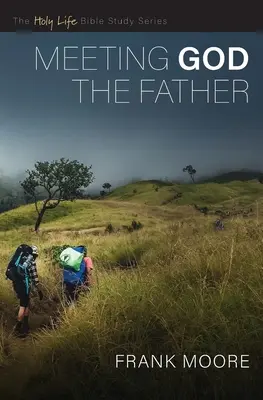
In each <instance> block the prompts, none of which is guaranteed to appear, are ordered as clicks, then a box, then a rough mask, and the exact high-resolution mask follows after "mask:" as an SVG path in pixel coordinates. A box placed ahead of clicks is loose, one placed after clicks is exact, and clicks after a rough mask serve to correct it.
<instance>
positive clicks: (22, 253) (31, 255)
mask: <svg viewBox="0 0 263 400" xmlns="http://www.w3.org/2000/svg"><path fill="white" fill-rule="evenodd" d="M37 257H38V249H37V247H36V246H34V245H33V246H28V245H26V244H21V245H20V246H19V247H18V248H17V249H16V251H15V253H14V255H13V257H12V259H11V260H10V262H9V264H8V266H7V270H6V278H7V279H9V280H11V281H12V283H13V289H14V291H15V294H16V296H17V298H18V299H19V311H18V315H17V322H16V325H15V327H14V334H15V335H16V336H18V337H25V336H27V335H28V333H29V321H28V318H29V302H30V294H31V289H33V288H35V289H36V290H37V292H38V296H39V299H40V300H42V299H43V293H42V291H41V290H40V288H39V279H38V273H37V267H36V259H37Z"/></svg>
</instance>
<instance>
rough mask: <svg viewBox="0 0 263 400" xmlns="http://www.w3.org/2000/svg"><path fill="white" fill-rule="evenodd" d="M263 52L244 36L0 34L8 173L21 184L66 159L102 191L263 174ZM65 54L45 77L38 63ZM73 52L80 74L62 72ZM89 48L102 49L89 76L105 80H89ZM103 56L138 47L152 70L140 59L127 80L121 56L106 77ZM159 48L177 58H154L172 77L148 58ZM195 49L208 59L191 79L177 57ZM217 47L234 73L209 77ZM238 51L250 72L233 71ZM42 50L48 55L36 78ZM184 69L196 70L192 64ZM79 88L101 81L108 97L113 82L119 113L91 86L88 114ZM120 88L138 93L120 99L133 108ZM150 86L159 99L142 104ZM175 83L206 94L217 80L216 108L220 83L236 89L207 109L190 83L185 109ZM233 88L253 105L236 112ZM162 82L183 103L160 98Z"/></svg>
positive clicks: (0, 158)
mask: <svg viewBox="0 0 263 400" xmlns="http://www.w3.org/2000/svg"><path fill="white" fill-rule="evenodd" d="M262 44H263V36H262V35H259V34H256V33H238V32H232V33H184V32H182V33H179V32H162V33H157V32H156V33H153V32H145V33H141V32H135V33H134V32H133V33H128V32H127V33H126V32H125V33H117V32H116V33H114V32H101V33H98V32H87V33H67V32H65V33H57V32H52V33H51V32H50V33H49V32H47V33H0V52H1V62H0V85H1V97H0V102H1V107H0V121H1V125H0V129H1V136H0V171H2V172H3V173H4V174H5V175H16V174H20V173H22V172H23V171H25V169H27V168H29V169H30V168H32V167H33V166H34V163H35V162H36V161H46V160H47V161H52V160H55V159H59V158H61V157H65V158H70V159H77V160H79V161H80V162H83V163H85V164H86V165H92V170H93V172H94V176H95V181H94V186H100V185H102V184H103V183H104V182H111V183H112V184H113V185H116V184H119V183H120V182H124V181H127V180H129V179H132V178H141V179H153V178H165V177H167V178H174V179H178V178H181V177H184V176H185V173H183V172H182V169H183V167H185V166H186V165H188V164H192V165H193V167H194V168H195V169H196V170H197V176H199V177H201V176H204V175H211V174H214V173H217V172H218V171H221V170H225V171H226V170H234V169H243V168H246V169H262V170H263V158H262V148H263V135H262V134H263V129H262V128H263V97H262V90H261V88H262V84H263V77H262V64H263V53H262ZM57 46H58V55H59V56H58V62H59V64H58V65H59V70H56V59H55V58H54V59H53V61H52V62H51V64H50V66H49V68H48V69H45V67H44V64H43V61H41V58H40V56H39V54H41V57H42V60H44V62H45V63H46V65H48V62H49V60H50V59H51V56H52V54H53V52H54V50H55V48H56V47H57ZM64 46H78V49H73V50H72V49H71V50H67V51H68V53H67V55H68V56H69V55H70V56H72V57H73V56H75V57H76V55H78V59H70V60H69V59H68V60H67V67H68V68H79V70H74V71H68V70H67V71H64V70H63V67H64V65H63V48H64ZM82 46H96V47H97V48H96V49H89V50H86V51H87V52H86V55H88V54H89V56H93V57H95V56H96V57H97V58H93V59H89V60H88V59H86V60H85V65H86V67H87V66H90V67H91V68H97V70H96V71H88V70H85V71H82V70H81V48H82ZM99 46H116V47H118V48H119V47H121V49H122V51H123V52H124V51H125V47H127V46H129V47H130V48H131V50H132V51H133V53H134V54H135V55H136V57H137V59H138V60H139V59H140V57H141V55H142V46H144V49H145V54H146V67H145V69H144V70H143V69H142V68H141V67H140V66H139V64H138V63H137V62H136V60H135V59H134V58H132V57H131V58H130V61H129V70H128V71H127V70H126V69H125V67H126V66H125V56H124V55H123V58H122V63H123V64H122V66H123V70H121V71H119V69H118V52H116V50H114V53H111V58H110V65H109V66H110V70H109V71H107V68H106V67H107V64H106V56H105V54H106V53H105V50H103V49H100V48H99ZM155 46H163V47H164V48H165V49H166V50H167V52H168V53H167V54H165V53H164V50H162V49H159V50H158V49H157V50H155V52H152V58H151V61H152V65H153V66H155V68H159V69H160V68H161V67H162V66H164V61H163V60H160V58H161V57H162V58H163V57H168V58H169V69H168V71H167V70H161V71H160V70H159V71H156V70H153V69H152V68H151V67H150V66H149V65H148V64H147V60H148V58H147V57H148V53H149V50H150V49H151V48H153V47H155ZM187 46H191V47H195V48H197V49H198V50H199V52H200V59H201V61H200V70H199V71H185V70H183V69H182V68H181V66H180V65H179V62H178V55H179V53H180V51H181V49H183V48H184V47H187ZM211 46H212V47H219V48H221V49H222V50H223V51H224V52H225V54H226V65H224V66H223V67H222V69H220V70H217V71H211V70H208V69H206V68H205V67H204V66H203V63H202V54H203V52H204V51H205V50H206V49H207V48H208V47H211ZM231 46H234V47H242V48H244V49H245V50H246V51H247V53H248V55H249V61H248V65H247V66H246V68H244V69H243V70H240V71H237V70H235V71H229V70H228V66H227V60H228V55H227V54H228V53H227V52H228V48H229V47H231ZM36 47H38V49H39V52H40V53H38V69H37V70H36ZM111 51H113V50H111ZM88 52H89V53H88ZM123 54H124V53H123ZM191 55H193V54H191ZM158 58H159V59H158ZM185 60H186V61H185V62H186V64H187V63H188V64H189V65H190V61H189V55H188V58H187V57H186V58H185ZM240 60H241V61H240ZM209 61H210V62H211V64H212V65H216V64H217V62H218V56H216V54H215V53H214V54H212V55H211V57H210V58H209ZM235 62H236V63H241V62H242V57H241V58H238V56H237V60H236V61H235ZM72 79H89V80H92V79H93V80H94V85H95V88H97V89H103V88H104V89H105V88H106V87H107V80H108V79H109V80H110V103H109V104H108V102H107V93H106V94H105V92H104V93H95V95H94V96H95V102H94V103H92V102H91V83H90V82H88V83H87V82H85V84H83V86H82V103H81V104H80V102H79V83H77V82H73V81H72ZM116 79H129V82H122V83H120V84H118V85H119V88H126V89H127V88H129V90H130V91H129V92H122V93H119V94H118V96H119V97H118V99H120V100H126V101H129V103H126V104H120V103H118V104H116V103H115V102H114V84H115V80H116ZM143 79H154V80H155V82H147V83H146V82H144V83H143V85H144V86H143V88H144V90H146V89H151V90H154V92H151V93H150V92H149V93H143V103H141V102H140V82H141V80H143ZM172 79H187V80H189V81H191V80H193V85H194V88H196V89H205V88H206V85H207V80H209V84H210V85H211V89H210V96H211V100H213V91H212V90H213V86H214V80H215V79H227V80H229V82H225V83H222V82H221V84H220V85H221V86H220V87H221V88H222V89H223V88H229V92H228V93H227V92H224V93H220V94H219V95H218V99H219V100H228V101H230V102H229V103H228V104H222V103H220V104H215V103H214V102H213V101H211V102H210V103H207V102H206V100H207V98H206V93H204V92H199V93H198V92H196V93H195V94H194V96H195V101H194V103H191V90H190V83H189V82H188V83H186V84H185V86H183V92H182V93H183V94H182V102H181V103H179V102H178V90H177V86H176V84H175V83H172V82H171V80H172ZM233 79H241V80H245V81H247V82H248V85H249V87H248V91H247V93H248V103H246V101H245V99H246V98H245V95H244V94H240V93H239V94H237V96H236V102H235V103H233V102H232V92H231V87H232V82H233ZM163 80H165V81H166V83H167V85H169V90H170V93H172V94H173V99H174V103H172V102H171V100H170V97H169V96H168V95H160V96H159V97H158V98H157V93H158V91H159V89H160V86H161V82H162V81H163ZM243 84H244V83H243ZM218 87H219V86H218ZM164 90H165V87H164V86H163V91H164ZM156 98H157V99H158V101H157V102H155V99H156Z"/></svg>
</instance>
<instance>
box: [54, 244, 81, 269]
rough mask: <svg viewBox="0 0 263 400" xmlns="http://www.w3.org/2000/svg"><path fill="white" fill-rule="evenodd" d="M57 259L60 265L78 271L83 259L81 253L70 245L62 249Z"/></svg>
mask: <svg viewBox="0 0 263 400" xmlns="http://www.w3.org/2000/svg"><path fill="white" fill-rule="evenodd" d="M59 259H60V264H61V266H62V267H70V268H72V269H74V270H75V271H79V270H80V265H81V262H82V260H83V254H82V253H80V252H79V251H76V250H74V249H73V248H72V247H67V248H66V249H65V250H63V251H62V253H61V254H60V256H59Z"/></svg>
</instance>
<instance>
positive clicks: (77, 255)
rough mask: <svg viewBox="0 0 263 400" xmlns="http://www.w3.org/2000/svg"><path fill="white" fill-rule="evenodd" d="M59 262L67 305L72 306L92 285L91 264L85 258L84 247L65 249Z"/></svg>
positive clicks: (88, 258) (88, 259) (85, 250)
mask: <svg viewBox="0 0 263 400" xmlns="http://www.w3.org/2000/svg"><path fill="white" fill-rule="evenodd" d="M60 260H61V261H62V266H63V269H64V271H63V286H64V293H65V296H66V300H67V304H68V305H72V304H73V303H74V302H75V301H77V300H78V298H79V295H80V293H82V292H85V291H86V290H88V291H89V290H90V287H91V285H92V283H93V282H92V270H93V262H92V259H91V258H90V257H88V256H87V248H86V247H85V246H77V247H70V248H67V249H65V250H64V251H63V252H62V253H61V255H60Z"/></svg>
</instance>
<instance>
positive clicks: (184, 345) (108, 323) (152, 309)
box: [0, 202, 263, 400]
mask: <svg viewBox="0 0 263 400" xmlns="http://www.w3.org/2000/svg"><path fill="white" fill-rule="evenodd" d="M97 203H99V202H97ZM97 203H94V204H95V205H94V204H93V203H91V206H89V205H88V206H87V208H86V209H85V206H84V204H81V205H78V206H77V207H79V209H77V208H76V212H75V214H76V220H77V222H76V224H75V226H72V221H73V219H74V213H73V214H70V215H67V216H64V217H59V218H58V219H56V220H50V221H49V222H48V221H47V222H45V223H44V224H43V229H42V233H40V234H39V235H38V236H36V235H35V234H34V233H32V232H31V231H30V228H29V227H26V226H24V227H19V226H17V227H16V229H13V230H10V231H7V232H5V233H4V232H2V233H1V234H0V237H1V243H2V245H1V246H2V247H1V252H2V263H1V271H2V273H1V278H0V288H1V294H0V307H1V311H2V316H3V318H2V319H3V321H2V325H1V327H0V333H1V334H0V363H1V365H2V367H3V368H2V371H1V376H0V390H1V393H8V395H9V396H10V397H9V398H10V399H11V398H12V399H14V400H15V399H22V400H23V399H27V400H28V399H31V398H32V399H33V398H39V399H42V398H43V399H44V398H47V397H48V396H49V395H50V396H51V394H52V396H56V397H57V398H62V397H63V398H65V399H67V398H70V399H74V400H75V399H82V398H86V396H87V395H88V396H89V398H90V399H99V398H107V400H108V399H110V400H111V399H123V398H125V399H134V398H136V397H138V398H145V399H147V398H151V399H160V398H166V399H172V398H175V397H174V396H175V395H177V397H178V398H183V399H191V398H193V399H195V398H200V395H201V392H202V393H203V397H202V398H204V399H211V398H220V399H221V398H224V391H225V392H226V397H225V398H227V399H228V398H231V396H232V397H233V396H235V397H236V396H239V398H244V397H242V396H245V395H247V396H248V393H249V394H251V393H253V390H252V389H253V382H254V383H255V387H254V390H255V391H254V396H256V395H258V393H257V392H256V389H257V387H256V385H257V384H258V382H259V381H260V379H261V377H260V374H259V373H258V374H257V372H256V370H254V369H252V367H251V369H250V370H245V373H244V374H242V379H240V376H241V372H240V371H230V370H224V369H223V370H217V371H216V376H217V379H216V377H215V371H213V370H212V369H211V370H201V371H200V370H198V371H197V370H196V371H195V374H193V373H190V372H191V371H188V370H186V371H184V373H183V374H182V375H181V374H180V372H179V370H178V371H174V370H172V371H171V370H169V371H168V370H166V371H164V370H160V369H154V370H151V371H150V370H147V369H140V370H138V369H121V370H117V369H116V368H115V355H116V354H135V355H137V356H138V357H139V356H140V355H142V354H146V355H149V354H173V353H176V354H177V355H178V356H179V355H180V354H181V353H190V354H204V353H206V354H211V355H213V354H219V353H220V354H229V353H234V354H250V360H251V364H252V366H253V365H254V366H255V367H256V366H257V365H259V362H260V359H259V357H260V356H262V355H263V352H262V346H261V344H262V342H263V329H262V328H263V284H262V282H263V264H262V252H263V225H262V220H261V215H260V210H259V213H258V214H257V215H256V216H255V217H253V218H248V219H244V218H236V219H232V220H231V219H229V220H228V221H227V222H226V230H225V231H223V232H214V230H213V226H212V221H213V218H212V217H210V216H208V217H205V216H203V215H201V214H198V213H196V212H195V211H193V209H192V208H191V207H189V206H187V205H185V206H181V207H178V208H176V209H173V210H169V209H168V208H161V207H157V206H148V207H147V206H145V205H139V204H137V205H134V204H132V205H131V204H128V203H125V204H122V205H121V204H120V203H114V202H109V203H108V204H105V203H106V202H103V204H101V203H102V202H100V204H99V206H97ZM86 204H87V203H86ZM98 207H100V208H98ZM16 212H17V213H19V212H18V210H16ZM22 212H23V211H22V209H21V210H20V213H22ZM13 213H15V212H13ZM93 213H94V215H93ZM135 215H136V217H135ZM5 218H6V217H5ZM9 218H11V217H10V216H9ZM132 219H136V220H139V221H141V222H142V223H143V224H144V227H143V229H141V230H140V231H138V232H133V233H124V232H119V233H116V234H111V235H105V234H104V233H101V234H97V235H94V234H93V233H92V232H89V231H80V232H78V233H76V232H72V233H70V232H68V231H69V230H70V229H71V228H74V229H79V228H81V227H82V226H84V228H85V229H89V228H91V227H96V226H98V227H101V226H103V224H104V225H105V224H107V223H109V222H112V223H113V224H114V222H115V225H116V226H121V225H123V224H125V223H130V222H131V220H132ZM0 225H1V216H0ZM91 225H92V226H91ZM22 239H23V240H22ZM21 241H26V242H29V243H35V244H37V245H38V246H39V248H40V258H39V274H40V278H41V280H42V282H43V285H44V291H45V300H44V301H43V303H40V302H39V301H38V300H37V299H34V301H33V306H34V314H33V316H32V324H33V328H34V329H35V332H34V334H33V335H32V336H31V337H30V338H28V339H27V340H26V341H24V342H21V341H18V340H16V339H13V338H12V336H11V335H10V329H11V322H13V320H14V313H15V306H16V300H15V298H14V295H13V293H12V291H10V283H9V282H7V281H5V280H4V277H3V275H4V270H5V265H6V262H7V260H8V257H9V256H10V253H11V252H12V250H13V249H14V248H15V247H16V246H17V245H18V244H20V242H21ZM69 242H70V244H73V245H74V244H84V245H87V247H88V250H89V253H90V255H91V256H92V257H93V259H94V262H95V271H96V272H95V278H96V285H95V286H94V288H93V290H92V292H91V293H90V294H89V295H86V296H83V297H82V298H81V300H80V302H79V304H78V306H77V307H76V308H74V309H72V310H65V309H63V307H62V306H61V304H60V302H58V303H54V302H53V298H54V295H55V296H57V297H58V298H59V299H60V300H61V282H60V270H59V269H58V267H56V266H54V265H53V264H52V262H51V259H50V256H49V253H48V249H50V248H51V247H52V246H54V245H61V244H64V243H69ZM127 260H128V261H129V260H130V261H131V260H133V261H136V262H137V267H136V268H133V269H125V268H123V267H121V266H122V265H124V264H125V261H127ZM58 307H59V310H60V318H61V321H60V324H59V326H58V327H57V328H56V329H51V328H50V329H46V330H40V331H39V330H37V328H39V326H40V325H41V324H42V323H46V322H47V321H48V318H49V314H50V313H53V312H54V311H55V309H56V308H58ZM21 362H22V364H21ZM21 365H22V367H21ZM25 365H26V366H27V368H25ZM238 379H240V380H239V381H238V385H234V386H233V382H235V380H238ZM14 381H15V382H16V384H15V385H14V384H13V382H14ZM113 382H114V384H113ZM156 382H158V385H157V383H156ZM204 387H205V388H206V389H204ZM164 394H165V396H166V397H165V396H164ZM103 396H106V397H103ZM3 398H8V397H6V396H3ZM247 398H248V397H247ZM254 398H255V397H254Z"/></svg>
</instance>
